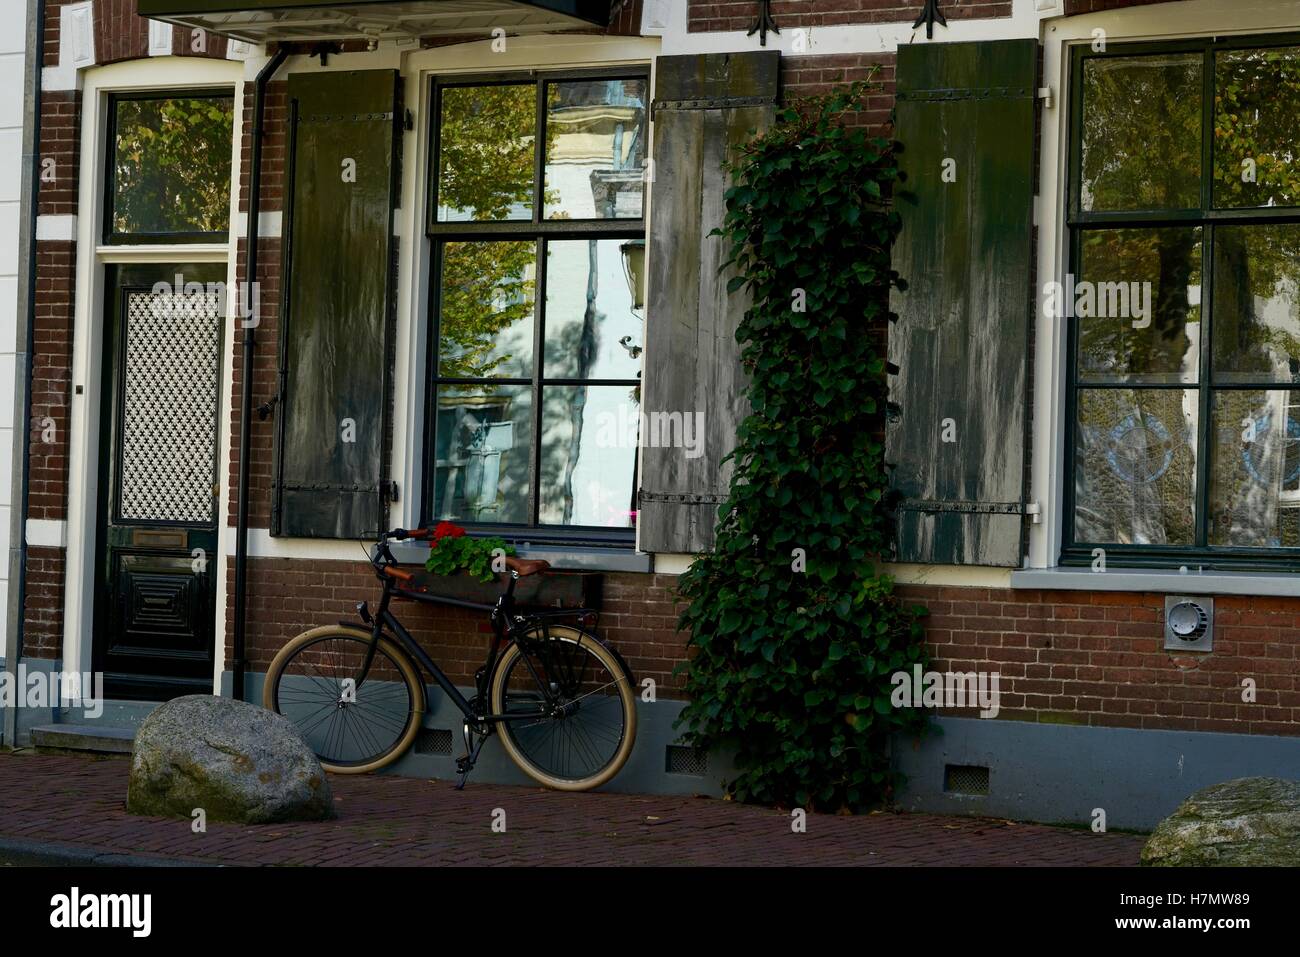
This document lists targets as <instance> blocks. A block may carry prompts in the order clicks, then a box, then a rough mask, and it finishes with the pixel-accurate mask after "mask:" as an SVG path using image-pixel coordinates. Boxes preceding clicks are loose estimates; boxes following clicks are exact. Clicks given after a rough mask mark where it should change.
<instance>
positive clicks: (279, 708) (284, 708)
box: [262, 625, 425, 774]
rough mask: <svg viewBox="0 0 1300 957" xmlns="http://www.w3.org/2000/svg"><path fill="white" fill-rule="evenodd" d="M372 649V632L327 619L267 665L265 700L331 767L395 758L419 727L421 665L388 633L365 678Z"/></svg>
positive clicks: (353, 767)
mask: <svg viewBox="0 0 1300 957" xmlns="http://www.w3.org/2000/svg"><path fill="white" fill-rule="evenodd" d="M369 649H370V633H369V632H367V631H364V630H363V629H360V628H348V627H346V626H344V625H326V626H325V627H322V628H313V629H312V630H311V631H306V632H303V633H302V634H301V635H299V636H298V637H296V638H294V639H293V640H291V641H290V642H289V643H288V644H287V645H285V646H284V647H283V648H281V649H280V653H279V654H278V655H276V656H275V660H274V661H272V662H271V667H270V668H269V669H268V670H267V674H266V685H265V687H264V689H263V691H262V703H263V705H264V706H265V707H266V708H267V709H268V710H270V711H274V712H276V713H277V714H281V715H284V717H286V718H288V719H289V721H290V722H292V723H293V725H294V726H295V727H296V728H297V729H298V731H299V733H300V734H302V736H303V738H304V739H305V740H306V741H307V745H308V747H310V748H311V749H312V750H313V751H315V752H316V755H317V757H319V758H320V762H321V766H322V767H323V768H324V769H325V770H326V771H334V772H335V773H338V774H364V773H365V772H367V771H375V770H378V769H379V768H382V767H385V766H386V765H389V764H392V763H393V762H394V761H396V760H397V759H398V758H400V757H401V756H402V755H403V754H404V753H405V752H406V749H407V748H409V747H410V746H411V742H412V741H414V740H415V735H416V733H417V732H418V731H419V730H420V722H421V719H422V717H423V715H424V708H425V699H424V682H423V681H421V680H420V673H419V669H418V668H417V667H416V665H415V663H414V662H412V661H411V659H410V657H409V656H408V655H407V654H406V652H405V651H403V650H402V649H401V648H399V647H397V646H396V645H394V644H393V643H392V642H390V641H388V640H387V639H383V638H381V639H380V641H379V646H378V647H377V648H376V649H375V657H374V660H373V661H372V662H371V665H370V670H369V671H368V672H367V673H366V675H365V677H364V679H363V678H362V675H361V669H362V667H363V665H364V664H365V660H366V653H367V652H368V651H369Z"/></svg>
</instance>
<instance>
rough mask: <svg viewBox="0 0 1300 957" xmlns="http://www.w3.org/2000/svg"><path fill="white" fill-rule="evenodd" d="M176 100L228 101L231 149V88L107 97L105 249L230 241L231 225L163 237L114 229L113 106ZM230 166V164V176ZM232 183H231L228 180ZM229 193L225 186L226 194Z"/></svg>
mask: <svg viewBox="0 0 1300 957" xmlns="http://www.w3.org/2000/svg"><path fill="white" fill-rule="evenodd" d="M177 99H211V100H216V99H228V100H230V102H231V122H230V149H231V151H232V157H233V150H234V147H235V127H236V118H237V116H238V104H237V103H236V102H235V88H234V87H233V86H231V87H198V88H189V87H174V88H173V87H168V88H167V89H158V90H138V91H130V92H121V93H110V94H109V95H108V102H107V109H108V115H107V118H106V124H105V130H106V134H105V137H104V196H103V206H102V215H103V224H102V229H101V231H100V232H101V239H102V241H103V243H104V245H106V246H165V245H178V246H179V245H186V244H197V243H225V242H227V241H228V240H229V238H230V230H231V229H232V228H233V227H234V224H233V223H227V225H226V228H225V229H224V230H222V231H220V232H201V231H191V232H175V233H170V232H164V233H119V232H117V231H116V229H115V228H114V224H113V222H114V217H113V211H114V208H115V204H116V201H117V106H118V104H119V103H122V102H129V101H137V100H177ZM233 173H234V165H233V161H232V165H231V174H232V177H233ZM232 183H233V179H232ZM231 189H233V186H232V185H231V184H227V193H229V192H230V190H231Z"/></svg>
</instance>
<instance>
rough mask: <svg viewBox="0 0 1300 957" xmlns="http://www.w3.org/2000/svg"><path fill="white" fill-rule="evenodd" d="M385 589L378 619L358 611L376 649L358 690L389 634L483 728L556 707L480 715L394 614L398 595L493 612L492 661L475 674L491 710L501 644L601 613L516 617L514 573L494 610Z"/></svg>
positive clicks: (581, 611)
mask: <svg viewBox="0 0 1300 957" xmlns="http://www.w3.org/2000/svg"><path fill="white" fill-rule="evenodd" d="M382 582H383V586H384V590H383V595H382V597H381V598H380V601H379V609H378V612H377V613H376V614H375V615H374V616H373V619H371V618H369V617H368V609H367V607H366V603H365V602H362V603H361V604H360V605H358V606H357V608H358V611H359V612H360V613H361V618H362V621H364V622H365V623H366V625H368V626H369V627H370V629H371V638H370V649H369V651H368V652H367V655H366V660H365V663H364V664H363V665H362V669H361V674H360V676H359V677H358V679H357V688H358V689H360V687H361V685H362V684H363V683H364V682H365V680H366V676H367V675H368V674H369V673H370V665H371V662H372V661H373V660H374V654H375V650H376V649H377V648H378V646H379V639H380V638H382V637H384V632H385V629H387V631H388V633H389V635H390V636H391V637H392V638H393V639H395V640H396V642H397V643H398V645H399V646H401V648H402V650H403V651H405V652H406V653H407V654H408V655H409V656H410V657H411V658H413V659H414V660H415V661H416V662H417V663H418V664H419V666H420V667H421V668H423V669H424V670H425V671H426V672H428V674H430V675H432V676H433V680H434V681H435V682H436V683H437V685H438V687H439V688H441V689H442V690H443V692H444V693H445V694H446V695H447V697H448V698H449V699H450V700H451V702H452V703H453V704H454V705H455V706H456V707H457V708H458V709H459V710H460V712H461V714H463V715H464V716H465V718H466V719H467V720H470V721H474V722H478V723H481V724H486V725H492V724H496V723H497V722H500V721H523V720H536V719H537V718H539V717H545V716H547V715H549V714H550V713H551V710H550V706H551V702H550V701H549V700H548V701H547V702H546V706H545V707H544V708H543V709H541V710H539V711H536V712H516V713H512V714H487V713H477V712H476V711H475V708H474V706H473V705H472V704H471V703H470V702H469V701H468V700H466V698H465V696H464V695H463V694H461V693H460V689H459V688H457V687H456V685H455V684H453V683H452V680H451V679H450V678H448V677H447V674H446V672H444V671H443V670H442V669H441V668H439V667H438V663H437V662H436V661H434V660H433V658H432V657H430V655H429V653H428V652H426V651H425V650H424V649H423V648H421V647H420V644H419V643H418V642H417V641H416V640H415V638H414V637H412V635H411V633H410V632H409V631H407V630H406V628H405V627H404V626H403V625H402V623H401V622H400V621H399V620H398V619H397V616H396V615H394V614H393V612H392V611H391V610H390V609H389V607H388V606H389V604H390V603H391V602H392V599H393V597H394V596H395V595H397V596H399V597H401V598H406V599H411V600H414V601H419V602H423V603H425V604H434V605H450V606H453V607H457V608H468V609H471V610H474V611H481V612H487V613H488V616H489V617H488V620H489V622H490V623H491V625H492V644H491V645H490V646H489V648H488V655H487V660H486V661H485V662H484V663H483V666H482V667H481V668H480V669H479V670H478V671H477V672H476V673H475V687H476V690H477V692H478V695H477V697H478V700H479V701H481V702H483V703H484V704H483V706H484V707H486V703H487V684H488V682H489V681H490V680H491V676H492V672H493V670H494V669H495V668H496V664H497V660H498V658H499V657H500V651H501V645H502V643H503V642H505V641H507V640H517V636H519V635H522V634H525V633H527V632H529V631H531V630H532V629H533V626H535V625H537V624H541V625H542V626H543V627H544V626H545V623H546V621H547V620H548V619H553V618H583V617H585V616H587V615H594V614H595V610H594V609H591V608H569V609H564V610H562V611H545V612H530V613H529V615H528V616H527V617H522V616H519V615H516V614H515V602H514V592H515V584H516V583H517V582H518V575H516V574H515V573H514V572H511V573H510V580H509V583H508V584H507V586H506V590H505V591H504V592H503V593H502V594H501V597H500V598H498V599H497V601H496V604H494V605H485V604H482V603H480V602H472V601H464V600H462V599H459V598H448V597H445V596H441V595H429V594H420V593H415V592H399V591H398V590H397V588H396V586H395V585H394V583H393V580H392V579H391V578H386V577H385V578H382ZM523 662H524V664H525V665H526V666H527V668H528V670H529V671H530V672H532V674H533V677H534V678H536V679H537V681H538V685H539V687H541V688H543V689H545V682H543V681H542V680H541V678H540V676H539V675H538V674H537V672H536V670H535V669H534V668H533V663H532V662H531V661H530V660H529V658H528V656H527V655H524V656H523Z"/></svg>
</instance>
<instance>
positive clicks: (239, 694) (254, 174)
mask: <svg viewBox="0 0 1300 957" xmlns="http://www.w3.org/2000/svg"><path fill="white" fill-rule="evenodd" d="M288 58H289V51H288V49H287V48H286V47H284V46H281V47H280V48H279V49H277V50H276V51H275V55H274V56H272V57H271V59H270V61H268V62H267V64H266V66H264V67H262V70H261V72H260V73H258V74H257V81H256V85H255V88H254V94H253V149H252V155H251V157H250V160H249V161H250V163H251V165H252V170H251V171H250V172H249V176H248V240H247V242H246V244H245V253H246V255H247V262H246V265H245V267H244V282H245V283H248V284H250V286H249V288H250V289H256V288H257V287H256V286H254V285H251V284H252V283H255V282H256V281H257V240H258V230H259V227H260V225H261V222H260V221H261V218H262V141H263V140H264V139H265V138H266V125H265V121H266V86H267V84H268V83H269V82H270V81H271V77H272V76H274V75H275V71H276V70H278V69H280V67H281V65H282V64H283V63H284V61H285V60H287V59H288ZM257 296H258V298H259V299H260V298H261V295H260V293H257ZM249 301H250V302H252V301H253V299H252V294H250V296H249ZM258 306H259V307H260V303H258ZM255 333H256V329H255V327H254V325H252V324H246V325H245V326H244V381H243V383H242V389H241V393H240V396H241V398H240V405H239V489H238V491H237V492H236V495H237V496H238V509H239V511H238V517H237V519H236V522H235V634H234V642H233V644H234V656H233V660H232V661H231V663H230V667H231V670H232V672H233V674H232V689H231V691H232V694H233V696H234V698H235V700H237V701H243V700H244V643H245V639H244V630H245V629H244V626H245V624H246V620H247V618H248V485H249V462H248V459H249V456H250V454H251V453H250V448H251V436H250V435H249V433H250V432H251V431H252V428H253V358H254V356H255V355H256V353H257V338H256V335H255Z"/></svg>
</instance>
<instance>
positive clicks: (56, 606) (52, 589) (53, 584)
mask: <svg viewBox="0 0 1300 957" xmlns="http://www.w3.org/2000/svg"><path fill="white" fill-rule="evenodd" d="M64 568H65V561H64V554H63V549H61V548H43V547H39V548H38V547H35V546H28V548H27V581H26V583H25V590H26V594H25V607H24V617H25V619H26V624H25V626H24V629H23V647H22V654H23V656H24V657H27V658H58V657H60V656H61V655H62V654H63V584H64Z"/></svg>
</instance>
